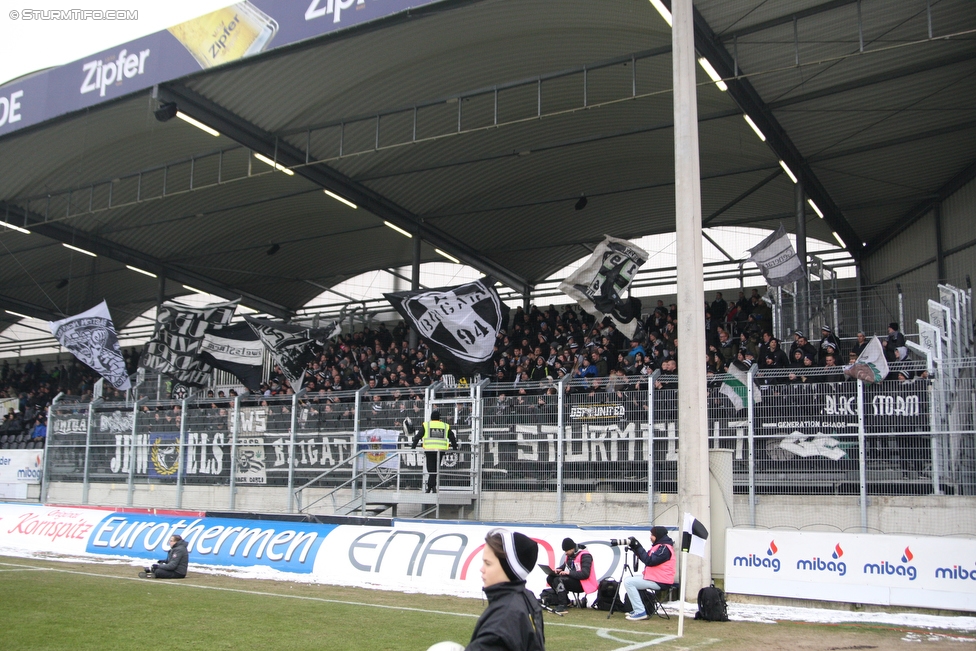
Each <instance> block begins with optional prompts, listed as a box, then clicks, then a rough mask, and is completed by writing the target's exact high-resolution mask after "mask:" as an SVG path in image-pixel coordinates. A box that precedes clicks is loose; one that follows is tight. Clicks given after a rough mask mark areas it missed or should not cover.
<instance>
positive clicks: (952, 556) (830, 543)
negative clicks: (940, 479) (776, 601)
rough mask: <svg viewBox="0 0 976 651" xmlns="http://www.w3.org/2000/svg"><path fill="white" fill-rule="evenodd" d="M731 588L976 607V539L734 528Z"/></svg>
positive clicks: (729, 552)
mask: <svg viewBox="0 0 976 651" xmlns="http://www.w3.org/2000/svg"><path fill="white" fill-rule="evenodd" d="M725 543H726V549H725V589H726V591H727V592H730V593H739V594H755V595H767V596H772V597H792V598H797V599H822V600H825V601H841V602H846V603H866V604H880V605H885V606H888V605H891V606H917V607H921V608H946V609H949V610H964V611H973V610H976V540H971V539H967V538H949V537H945V538H940V537H935V536H888V535H880V534H850V533H821V532H810V531H775V530H762V531H757V530H754V529H748V530H746V529H729V530H728V531H727V532H726V538H725Z"/></svg>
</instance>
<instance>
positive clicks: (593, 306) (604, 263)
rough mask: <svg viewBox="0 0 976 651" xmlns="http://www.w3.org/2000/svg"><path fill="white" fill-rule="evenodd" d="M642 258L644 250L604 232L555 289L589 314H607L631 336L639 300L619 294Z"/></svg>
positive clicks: (637, 312) (644, 260)
mask: <svg viewBox="0 0 976 651" xmlns="http://www.w3.org/2000/svg"><path fill="white" fill-rule="evenodd" d="M645 262H647V251H645V250H644V249H642V248H640V247H639V246H637V245H636V244H633V243H631V242H628V241H627V240H621V239H617V238H616V237H610V236H609V235H607V236H606V239H605V240H603V241H602V242H601V243H600V245H599V246H597V247H596V249H595V250H594V251H593V255H591V256H590V257H589V259H588V260H587V261H586V262H585V263H583V266H582V267H580V268H579V269H577V270H576V271H575V272H573V273H572V274H571V275H570V276H569V277H568V278H567V279H566V280H564V281H563V282H561V283H559V291H561V292H563V293H564V294H566V295H567V296H569V297H570V298H572V299H574V300H575V301H576V302H577V303H579V304H580V306H581V307H582V308H583V309H584V310H586V311H587V312H589V313H590V314H593V313H595V312H599V313H601V314H603V315H604V316H609V317H610V318H612V319H613V320H614V322H615V323H616V324H617V328H618V329H619V330H620V332H622V333H623V334H625V335H627V337H628V338H629V337H633V336H634V332H635V331H636V330H637V324H638V323H639V321H640V315H641V302H640V300H638V299H637V298H629V299H628V298H623V295H624V292H626V291H627V289H628V288H629V287H630V283H631V282H632V281H633V279H634V275H636V274H637V270H638V269H640V268H641V266H642V265H643V264H644V263H645Z"/></svg>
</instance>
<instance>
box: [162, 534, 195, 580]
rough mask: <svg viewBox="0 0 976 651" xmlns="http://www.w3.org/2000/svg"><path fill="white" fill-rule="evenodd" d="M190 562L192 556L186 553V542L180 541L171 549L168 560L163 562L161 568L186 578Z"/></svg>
mask: <svg viewBox="0 0 976 651" xmlns="http://www.w3.org/2000/svg"><path fill="white" fill-rule="evenodd" d="M189 562H190V555H189V554H188V553H187V551H186V541H185V540H180V541H179V542H177V543H176V544H175V545H173V546H172V547H171V548H170V550H169V554H168V555H167V556H166V560H165V561H162V562H161V563H160V564H159V567H160V568H161V569H164V570H170V571H172V572H175V573H176V574H181V575H183V576H186V566H187V564H188V563H189Z"/></svg>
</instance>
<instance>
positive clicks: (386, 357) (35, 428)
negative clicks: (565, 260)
mask: <svg viewBox="0 0 976 651" xmlns="http://www.w3.org/2000/svg"><path fill="white" fill-rule="evenodd" d="M704 310H705V311H704V314H705V332H704V333H703V334H704V337H705V344H706V350H707V353H706V355H707V372H708V373H709V374H721V373H725V372H727V371H728V369H729V366H730V365H731V364H733V363H738V364H739V365H740V367H741V368H748V367H749V366H750V365H752V364H758V365H759V368H760V369H787V370H788V371H787V372H788V376H787V377H788V380H789V381H806V378H807V376H806V375H804V373H803V369H808V368H812V367H819V368H823V369H827V371H826V372H824V371H821V372H819V374H818V376H819V377H818V380H817V381H823V380H824V379H825V378H824V377H823V376H824V375H825V374H826V375H827V378H826V379H837V380H840V379H843V376H841V375H840V371H841V369H840V367H841V366H843V365H845V364H848V363H851V362H853V361H854V360H856V359H857V356H858V355H859V354H860V353H861V352H862V351H863V350H864V348H865V347H866V346H867V344H868V339H867V338H866V337H865V335H864V333H858V335H857V341H856V342H855V343H854V344H853V346H852V347H851V348H849V349H848V350H842V349H841V346H840V343H839V341H838V339H837V337H836V336H835V334H834V333H833V332H832V329H831V327H830V326H829V325H827V324H824V325H823V327H822V329H821V332H820V333H819V334H820V336H819V338H816V339H810V338H808V337H807V335H806V333H804V332H801V331H796V332H794V333H793V335H792V341H789V342H781V341H779V340H778V339H777V338H775V337H774V336H773V335H772V333H771V329H772V310H771V308H770V307H769V305H768V304H767V303H766V302H765V300H764V299H763V298H762V297H761V296H760V295H759V292H758V291H757V290H752V295H751V296H749V297H747V296H746V295H745V294H744V293H743V292H739V296H738V299H737V300H736V301H734V302H730V301H726V300H725V299H724V298H723V295H722V293H721V292H719V293H717V294H716V295H715V298H714V300H713V301H712V302H711V303H706V305H705V306H704ZM677 318H678V314H677V306H676V305H674V304H671V305H670V306H665V305H664V302H663V301H661V300H658V301H657V304H656V306H655V307H654V308H653V310H652V311H651V313H650V315H649V316H648V317H647V318H646V319H644V320H643V322H642V323H640V324H639V325H638V327H637V329H636V332H635V335H634V336H633V337H632V338H628V337H626V336H625V335H624V334H622V333H621V332H620V330H619V329H618V328H617V327H616V325H615V324H614V323H613V322H612V321H611V320H610V319H609V318H607V319H603V320H602V321H601V320H597V318H595V317H594V316H593V315H591V314H588V313H586V312H585V311H583V310H581V309H579V308H578V307H577V306H574V305H566V306H564V307H562V308H561V309H557V308H556V307H554V306H549V308H548V309H545V310H542V309H539V308H538V307H536V306H531V307H530V308H529V309H528V310H523V309H522V308H521V307H519V308H517V309H516V310H513V311H512V313H511V315H510V322H509V323H508V324H506V325H507V327H505V328H503V329H502V330H501V332H499V334H498V337H497V340H496V342H495V350H494V355H493V357H492V371H493V372H492V378H491V379H492V380H494V381H495V382H498V383H504V384H514V385H515V387H516V391H515V392H514V393H516V394H519V393H520V394H522V395H521V396H518V395H513V396H512V397H511V398H509V397H508V396H505V395H504V394H503V395H502V396H501V399H519V398H520V397H521V398H522V399H528V398H527V394H526V392H525V391H524V390H523V391H518V390H517V388H518V385H519V384H521V383H526V384H527V385H529V384H531V383H534V382H540V381H546V380H547V379H551V380H552V381H556V380H559V379H561V378H563V377H564V376H566V375H570V376H572V377H573V378H578V379H582V380H586V381H587V382H580V383H573V387H572V388H571V390H572V391H585V390H587V389H586V387H587V386H588V385H590V384H591V383H592V380H593V379H598V378H610V379H609V380H604V381H603V384H604V385H612V384H621V385H622V384H625V383H626V382H628V381H627V380H626V378H628V377H630V378H633V377H635V376H638V377H639V376H646V375H649V374H652V373H653V372H654V371H655V370H660V371H661V373H662V374H664V375H668V374H673V373H675V372H676V370H677V358H678V351H679V347H678V338H677V327H676V326H677ZM408 340H409V332H408V330H407V327H406V326H405V324H404V323H403V322H400V323H399V324H398V325H397V326H396V327H395V328H393V329H392V330H390V329H388V328H387V327H386V325H385V324H383V323H380V324H378V325H377V326H376V327H375V328H365V329H363V330H359V331H357V332H351V333H344V334H342V335H341V336H339V337H338V338H337V339H335V340H333V341H332V342H330V343H329V345H328V346H326V348H325V349H324V350H323V352H322V353H321V354H320V355H319V356H318V358H317V359H315V360H314V361H312V362H310V363H309V364H308V367H307V369H306V373H305V376H304V379H303V382H304V387H305V389H306V390H307V391H308V393H309V394H310V395H316V394H318V396H319V397H321V396H322V395H323V394H329V393H333V392H339V391H353V390H356V389H359V388H361V387H363V386H368V387H369V388H370V389H376V390H380V391H376V392H375V393H377V394H378V393H380V392H383V390H386V391H389V392H393V393H395V394H397V395H402V396H403V397H404V398H409V399H412V400H414V401H415V400H418V399H422V397H423V391H424V387H426V386H428V385H430V384H431V383H433V382H435V381H438V380H441V379H442V378H443V377H444V375H445V374H447V372H448V369H447V368H446V367H445V365H444V362H443V360H439V359H438V358H437V356H436V355H435V354H434V353H433V352H432V351H431V350H430V349H429V348H428V347H427V346H426V345H425V344H424V343H423V342H420V343H419V345H418V346H417V347H416V348H411V347H410V346H409V344H408ZM883 346H884V350H885V354H886V356H887V357H888V358H889V360H890V361H896V360H903V359H905V358H906V357H907V348H906V347H905V337H904V335H902V334H901V332H900V331H899V328H898V324H897V323H891V324H889V327H888V335H887V337H886V338H885V340H884V342H883ZM139 352H140V351H139V350H138V349H129V350H126V351H125V357H126V365H127V368H128V369H129V371H130V372H134V371H135V369H136V366H137V364H138V357H139ZM831 368H837V377H833V376H831V375H830V374H829V370H830V369H831ZM97 379H98V377H97V375H96V374H95V372H94V371H92V370H91V369H89V368H88V367H87V366H85V365H84V364H81V363H80V362H78V361H77V360H74V359H72V360H71V361H70V362H67V363H62V364H57V365H53V366H50V367H49V368H47V367H45V366H44V365H43V364H42V363H41V362H40V360H35V361H28V362H27V363H26V364H24V366H23V368H20V367H19V364H18V365H17V368H14V367H11V365H10V361H9V360H6V361H4V363H3V366H2V371H0V397H5V398H16V399H17V405H16V408H14V407H8V409H7V413H6V414H4V421H3V424H2V426H0V435H7V434H17V435H20V434H26V435H29V436H30V437H35V438H36V437H43V436H44V435H45V434H46V422H47V408H48V407H49V406H50V404H51V401H52V399H53V398H54V396H56V395H57V394H58V393H59V392H63V393H65V394H66V395H67V396H68V397H71V396H79V397H81V398H82V399H84V397H85V396H86V394H90V392H91V390H92V387H93V385H94V383H95V381H96V380H97ZM592 384H593V385H597V384H600V383H599V382H596V383H592ZM554 391H555V390H554V389H553V388H550V389H548V390H547V391H535V392H532V394H533V395H534V394H536V393H539V394H542V395H543V396H545V395H548V394H551V393H553V392H554ZM293 392H294V391H293V387H292V386H290V383H289V381H288V379H287V378H286V377H285V374H284V373H282V372H281V369H280V368H279V367H275V369H274V372H273V373H272V375H271V377H270V378H268V380H267V381H266V382H265V383H263V384H262V385H261V389H260V394H262V395H263V396H265V397H270V396H278V395H287V394H291V393H293ZM218 397H219V396H218ZM255 397H257V396H255ZM115 398H116V399H119V400H122V399H124V396H123V395H121V394H119V395H117V396H115ZM376 398H377V399H379V396H378V395H377V396H376Z"/></svg>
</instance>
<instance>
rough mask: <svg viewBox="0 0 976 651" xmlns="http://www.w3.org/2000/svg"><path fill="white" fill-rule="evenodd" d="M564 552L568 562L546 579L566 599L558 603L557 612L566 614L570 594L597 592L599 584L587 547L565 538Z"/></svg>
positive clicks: (557, 594)
mask: <svg viewBox="0 0 976 651" xmlns="http://www.w3.org/2000/svg"><path fill="white" fill-rule="evenodd" d="M563 551H564V552H565V553H566V562H565V563H563V564H562V565H560V566H559V567H557V568H556V570H555V572H556V573H555V574H553V575H552V576H548V577H546V583H548V584H549V587H551V588H552V589H553V590H555V592H556V596H557V598H559V595H560V593H561V594H563V595H565V599H562V600H561V601H557V602H556V603H557V604H559V605H557V606H556V607H555V611H556V612H557V613H558V612H565V610H566V605H568V604H569V595H568V593H569V592H583V593H586V594H589V593H591V592H596V591H597V588H598V587H599V584H598V583H597V580H596V568H595V567H594V566H593V556H592V555H590V552H588V551H587V550H586V545H577V544H576V542H575V541H574V540H573V539H572V538H563Z"/></svg>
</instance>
